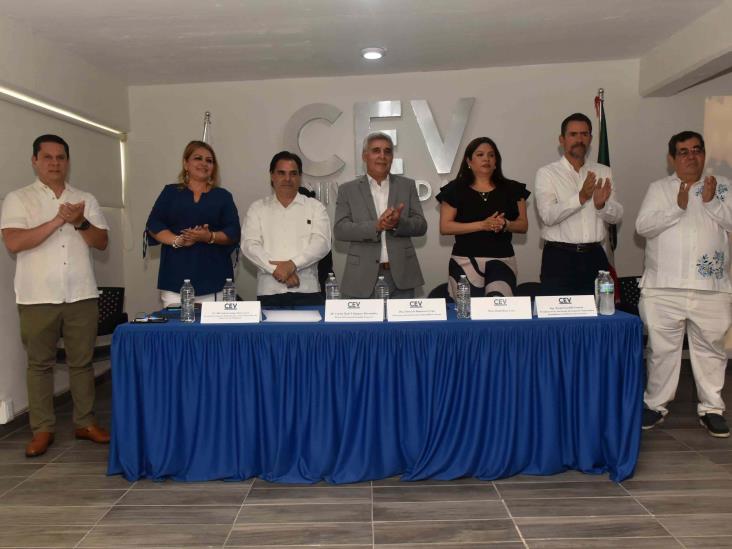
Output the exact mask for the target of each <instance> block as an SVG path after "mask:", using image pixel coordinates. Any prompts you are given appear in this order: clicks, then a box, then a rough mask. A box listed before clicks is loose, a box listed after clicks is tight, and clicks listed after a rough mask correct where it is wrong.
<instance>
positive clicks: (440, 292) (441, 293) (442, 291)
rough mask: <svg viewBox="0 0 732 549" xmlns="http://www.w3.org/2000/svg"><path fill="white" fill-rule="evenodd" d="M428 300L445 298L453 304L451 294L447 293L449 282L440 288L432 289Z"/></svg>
mask: <svg viewBox="0 0 732 549" xmlns="http://www.w3.org/2000/svg"><path fill="white" fill-rule="evenodd" d="M427 297H428V298H440V297H444V298H445V299H446V300H447V302H448V303H452V298H451V297H450V293H449V292H448V291H447V282H443V283H442V284H440V285H439V286H435V287H434V288H432V291H431V292H430V293H429V294H428V295H427Z"/></svg>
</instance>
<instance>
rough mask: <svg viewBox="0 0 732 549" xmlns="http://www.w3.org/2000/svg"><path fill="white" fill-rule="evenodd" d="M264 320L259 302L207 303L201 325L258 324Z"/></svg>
mask: <svg viewBox="0 0 732 549" xmlns="http://www.w3.org/2000/svg"><path fill="white" fill-rule="evenodd" d="M261 319H262V305H261V303H259V301H205V302H203V303H201V324H256V323H257V322H259V321H260V320H261Z"/></svg>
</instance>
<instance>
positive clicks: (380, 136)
mask: <svg viewBox="0 0 732 549" xmlns="http://www.w3.org/2000/svg"><path fill="white" fill-rule="evenodd" d="M377 139H380V140H382V139H383V140H384V141H388V142H389V144H390V145H391V148H392V149H393V148H394V140H393V139H392V138H391V136H390V135H389V134H388V133H384V132H373V133H370V134H368V135H367V136H366V138H365V139H364V140H363V149H362V150H363V152H366V151H367V150H368V149H369V145H370V144H371V142H372V141H376V140H377Z"/></svg>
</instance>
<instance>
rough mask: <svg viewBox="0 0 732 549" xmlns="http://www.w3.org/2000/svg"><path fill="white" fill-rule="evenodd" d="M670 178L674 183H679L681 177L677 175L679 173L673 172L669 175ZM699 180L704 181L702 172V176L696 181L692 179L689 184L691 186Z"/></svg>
mask: <svg viewBox="0 0 732 549" xmlns="http://www.w3.org/2000/svg"><path fill="white" fill-rule="evenodd" d="M671 180H672V181H674V182H675V183H681V178H680V177H679V175H678V174H677V173H676V172H674V173H673V175H672V176H671ZM701 181H704V174H702V176H701V177H700V178H699V179H698V180H697V181H694V182H693V183H692V184H691V186H692V187H693V186H694V185H696V184H697V183H700V182H701Z"/></svg>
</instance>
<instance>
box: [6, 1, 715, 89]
mask: <svg viewBox="0 0 732 549" xmlns="http://www.w3.org/2000/svg"><path fill="white" fill-rule="evenodd" d="M720 3H721V0H693V1H692V0H2V2H1V3H0V15H2V16H4V17H7V18H10V19H16V20H18V21H20V22H22V23H23V24H25V25H26V26H28V27H30V28H31V29H33V30H34V31H36V32H38V33H40V34H41V35H43V36H45V37H47V38H48V39H50V40H52V41H53V42H54V43H56V44H58V45H59V46H62V47H64V48H65V49H67V50H69V51H71V52H73V53H76V54H77V55H79V56H80V57H82V58H83V59H86V60H87V61H88V62H90V63H91V64H93V65H95V66H97V67H99V68H101V69H104V70H107V71H108V72H112V73H114V74H116V75H117V76H118V77H119V78H121V79H122V80H123V81H125V82H127V83H129V84H154V83H179V82H210V81H227V80H259V79H269V78H286V77H302V76H341V75H354V74H378V73H397V72H413V71H434V70H449V69H464V68H475V67H491V66H497V65H526V64H541V63H560V62H576V61H592V60H605V59H625V58H637V57H641V56H642V55H643V54H644V53H646V52H647V51H648V50H649V49H651V48H652V47H653V46H655V45H656V44H658V43H659V42H661V41H662V40H664V39H666V38H667V37H668V36H669V35H671V34H673V33H674V32H676V31H678V30H679V29H681V28H683V27H684V26H686V25H688V24H690V23H691V22H692V21H694V20H695V19H696V18H698V17H699V16H701V15H702V14H704V13H705V12H707V11H708V10H710V9H712V8H714V7H716V6H718V5H720ZM367 46H381V47H385V48H386V49H387V55H386V57H385V58H384V59H383V60H382V61H380V62H367V61H364V60H363V59H361V57H360V53H359V52H360V50H361V48H364V47H367Z"/></svg>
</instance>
